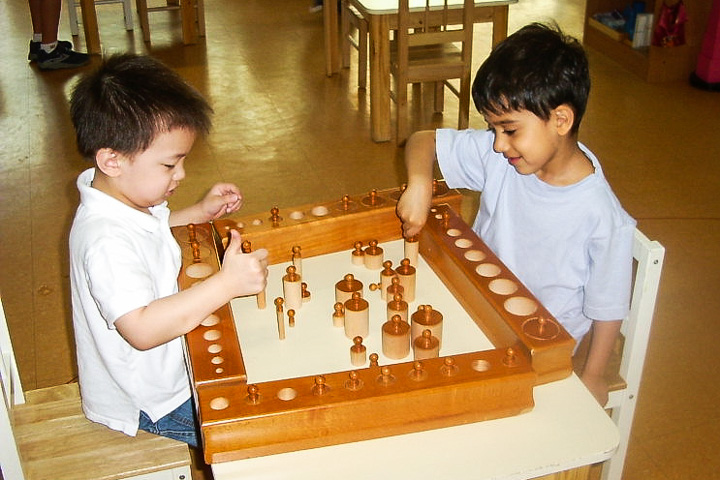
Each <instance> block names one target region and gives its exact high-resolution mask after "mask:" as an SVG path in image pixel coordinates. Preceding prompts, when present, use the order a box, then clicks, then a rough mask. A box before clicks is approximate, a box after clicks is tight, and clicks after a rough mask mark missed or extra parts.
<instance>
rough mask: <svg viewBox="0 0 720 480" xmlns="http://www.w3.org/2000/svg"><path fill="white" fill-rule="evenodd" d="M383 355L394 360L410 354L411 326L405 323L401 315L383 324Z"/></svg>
mask: <svg viewBox="0 0 720 480" xmlns="http://www.w3.org/2000/svg"><path fill="white" fill-rule="evenodd" d="M382 350H383V355H385V356H386V357H388V358H392V359H393V360H399V359H401V358H405V357H407V356H408V355H409V354H410V325H408V324H407V322H403V320H402V319H401V318H400V315H395V316H393V317H392V319H390V320H388V321H387V322H385V324H383V327H382Z"/></svg>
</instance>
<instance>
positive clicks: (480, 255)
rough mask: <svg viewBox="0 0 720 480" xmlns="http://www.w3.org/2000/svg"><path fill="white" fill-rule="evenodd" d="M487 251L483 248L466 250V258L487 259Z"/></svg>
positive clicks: (472, 259)
mask: <svg viewBox="0 0 720 480" xmlns="http://www.w3.org/2000/svg"><path fill="white" fill-rule="evenodd" d="M486 256H487V255H485V252H483V251H481V250H468V251H467V252H465V258H466V259H467V260H470V261H471V262H480V261H482V260H485V257H486Z"/></svg>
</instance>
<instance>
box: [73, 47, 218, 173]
mask: <svg viewBox="0 0 720 480" xmlns="http://www.w3.org/2000/svg"><path fill="white" fill-rule="evenodd" d="M70 115H71V118H72V122H73V125H74V127H75V133H76V136H77V147H78V150H79V151H80V153H81V154H82V155H83V156H84V157H85V158H87V159H88V160H93V159H94V158H95V154H96V153H97V151H98V150H100V149H101V148H112V149H113V150H117V151H118V152H121V153H123V154H126V155H134V154H137V153H140V152H143V151H145V150H147V149H148V147H150V145H151V144H152V142H153V140H154V139H155V138H156V137H157V135H158V134H160V133H163V132H168V131H170V130H172V129H175V128H186V129H188V130H191V131H193V132H195V133H198V134H206V133H207V132H208V131H209V130H210V126H211V119H210V117H211V115H212V109H211V108H210V106H209V105H208V103H207V102H206V101H205V99H204V98H203V97H202V95H200V93H198V92H197V91H196V90H195V89H194V88H193V87H191V86H190V85H189V84H188V83H186V82H185V80H183V79H182V77H180V75H178V74H177V73H175V72H174V71H173V70H171V69H170V68H169V67H167V66H166V65H165V64H163V63H162V62H160V61H159V60H156V59H154V58H152V57H149V56H146V55H135V54H120V55H113V56H111V57H109V58H108V59H107V60H105V61H104V62H103V64H102V65H101V66H100V67H99V68H98V69H97V70H95V71H94V72H92V73H90V74H89V75H87V76H85V77H84V78H83V79H82V80H80V81H79V82H78V84H77V85H76V86H75V88H74V89H73V92H72V95H71V98H70Z"/></svg>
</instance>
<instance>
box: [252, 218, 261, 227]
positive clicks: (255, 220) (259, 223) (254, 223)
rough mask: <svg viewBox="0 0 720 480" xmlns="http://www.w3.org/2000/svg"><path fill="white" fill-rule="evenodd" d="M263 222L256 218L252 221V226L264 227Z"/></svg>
mask: <svg viewBox="0 0 720 480" xmlns="http://www.w3.org/2000/svg"><path fill="white" fill-rule="evenodd" d="M262 223H263V221H262V220H261V219H259V218H256V219H254V220H253V221H252V224H253V225H255V226H258V225H262Z"/></svg>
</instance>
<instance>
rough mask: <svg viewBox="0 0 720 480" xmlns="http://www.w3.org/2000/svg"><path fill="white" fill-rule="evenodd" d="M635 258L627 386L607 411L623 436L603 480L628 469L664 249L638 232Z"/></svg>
mask: <svg viewBox="0 0 720 480" xmlns="http://www.w3.org/2000/svg"><path fill="white" fill-rule="evenodd" d="M633 258H634V259H635V261H636V262H637V265H636V270H635V283H634V286H633V292H632V301H631V304H630V313H629V314H628V317H627V318H626V319H625V321H624V322H623V325H622V329H621V331H622V333H623V335H624V336H625V346H624V349H623V354H622V360H621V363H620V372H619V373H620V376H621V377H622V378H623V379H624V380H625V383H626V384H627V386H626V387H625V388H624V389H621V390H615V391H612V392H610V395H609V399H608V403H607V405H606V406H605V408H607V409H612V419H613V421H614V422H615V424H616V425H617V427H618V430H619V433H620V444H619V446H618V449H617V450H616V451H615V454H614V455H613V456H612V457H611V458H610V459H609V460H607V461H606V462H605V464H604V465H603V472H602V478H603V480H620V479H621V478H622V473H623V468H624V466H625V457H626V455H627V448H628V443H629V440H630V431H631V429H632V424H633V418H634V416H635V407H636V406H637V398H638V394H639V391H640V382H641V380H642V372H643V366H644V365H645V355H646V353H647V346H648V341H649V339H650V328H651V327H652V321H653V315H654V313H655V303H656V300H657V294H658V288H659V285H660V274H661V272H662V267H663V260H664V258H665V247H663V246H662V245H661V244H660V243H658V242H657V241H654V240H650V239H648V238H647V237H646V236H645V235H644V234H643V233H642V232H641V231H640V230H637V229H636V230H635V238H634V240H633Z"/></svg>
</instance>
